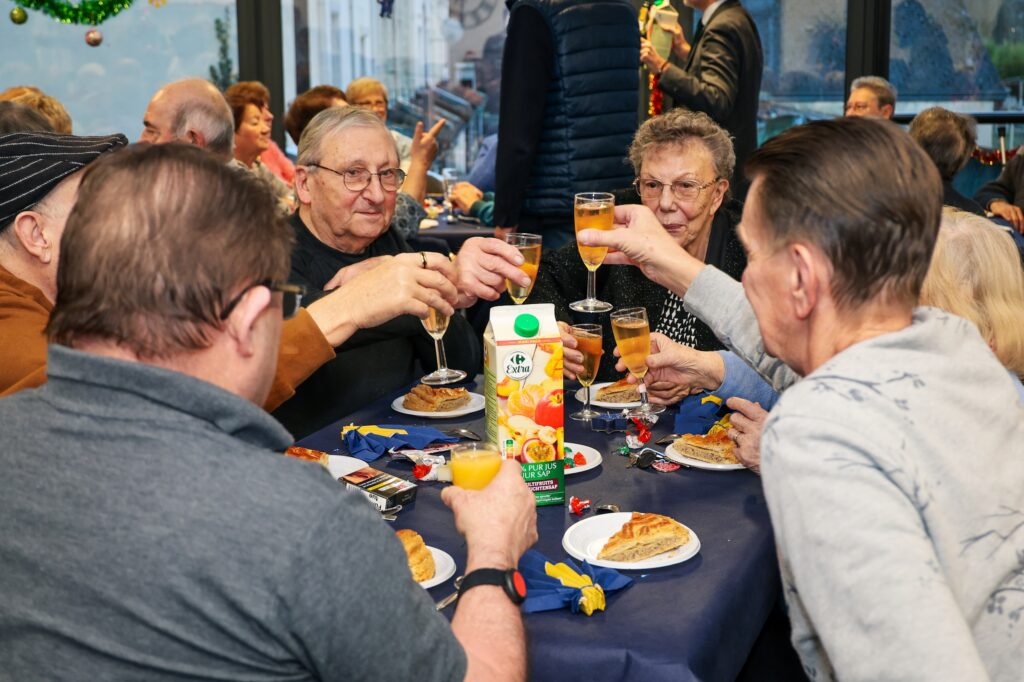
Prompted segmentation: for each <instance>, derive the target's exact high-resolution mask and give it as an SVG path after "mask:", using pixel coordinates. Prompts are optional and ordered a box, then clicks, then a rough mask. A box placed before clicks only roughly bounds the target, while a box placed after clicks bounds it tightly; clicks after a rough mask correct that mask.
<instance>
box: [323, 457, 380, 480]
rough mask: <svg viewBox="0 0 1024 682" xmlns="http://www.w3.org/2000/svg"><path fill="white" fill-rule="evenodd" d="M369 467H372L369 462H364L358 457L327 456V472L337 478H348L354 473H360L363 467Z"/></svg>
mask: <svg viewBox="0 0 1024 682" xmlns="http://www.w3.org/2000/svg"><path fill="white" fill-rule="evenodd" d="M368 466H370V463H369V462H364V461H363V460H361V459H359V458H357V457H349V456H347V455H328V456H327V470H328V471H330V472H331V476H334V477H335V478H341V477H342V476H348V475H349V474H351V473H352V472H353V471H359V470H360V469H362V468H363V467H368Z"/></svg>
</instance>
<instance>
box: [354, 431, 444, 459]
mask: <svg viewBox="0 0 1024 682" xmlns="http://www.w3.org/2000/svg"><path fill="white" fill-rule="evenodd" d="M341 438H342V440H344V441H345V446H346V447H347V448H348V452H349V454H350V455H352V456H353V457H358V458H359V459H361V460H363V461H364V462H372V461H373V460H375V459H377V458H378V457H381V456H383V455H384V453H386V452H387V451H388V450H391V449H392V448H401V447H410V448H415V449H416V450H421V449H423V448H425V447H427V446H428V445H430V444H431V443H458V442H459V439H458V438H456V437H454V436H447V435H445V434H444V433H442V432H441V431H438V430H437V429H432V428H430V427H429V426H401V425H397V424H396V425H388V426H375V425H369V426H354V425H349V426H346V427H345V428H343V429H342V430H341Z"/></svg>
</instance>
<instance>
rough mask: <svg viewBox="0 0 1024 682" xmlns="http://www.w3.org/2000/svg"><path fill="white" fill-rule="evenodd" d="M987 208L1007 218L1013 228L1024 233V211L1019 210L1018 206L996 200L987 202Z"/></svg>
mask: <svg viewBox="0 0 1024 682" xmlns="http://www.w3.org/2000/svg"><path fill="white" fill-rule="evenodd" d="M988 210H990V211H992V213H993V214H995V215H997V216H999V217H1000V218H1003V219H1005V220H1007V221H1008V222H1009V223H1010V224H1011V225H1013V229H1015V230H1017V231H1018V232H1020V233H1021V234H1024V211H1021V208H1020V206H1017V205H1015V204H1011V203H1010V202H1008V201H1002V200H996V201H993V202H992V203H991V204H989V207H988Z"/></svg>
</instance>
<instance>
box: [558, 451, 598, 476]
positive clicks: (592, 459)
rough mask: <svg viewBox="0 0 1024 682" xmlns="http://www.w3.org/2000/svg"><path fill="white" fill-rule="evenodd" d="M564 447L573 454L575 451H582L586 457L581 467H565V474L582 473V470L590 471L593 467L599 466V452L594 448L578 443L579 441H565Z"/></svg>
mask: <svg viewBox="0 0 1024 682" xmlns="http://www.w3.org/2000/svg"><path fill="white" fill-rule="evenodd" d="M565 447H567V448H569V449H570V450H572V452H573V454H576V453H577V452H581V453H583V456H584V457H586V458H587V463H586V464H584V465H583V466H581V467H573V468H571V469H569V468H567V469H566V470H565V475H566V476H572V475H573V474H582V473H583V472H584V471H590V470H591V469H593V468H594V467H599V466H601V453H600V452H598V451H597V450H595V449H594V448H592V447H590V446H587V445H580V444H579V443H566V444H565Z"/></svg>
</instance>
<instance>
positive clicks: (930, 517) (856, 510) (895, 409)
mask: <svg viewBox="0 0 1024 682" xmlns="http://www.w3.org/2000/svg"><path fill="white" fill-rule="evenodd" d="M685 303H686V304H687V307H688V308H689V309H690V310H691V311H692V312H694V314H697V315H700V316H702V317H704V319H705V320H706V321H708V322H709V323H710V325H711V326H712V328H715V329H716V331H718V332H719V333H720V338H722V339H723V341H724V342H725V343H726V344H727V345H728V346H729V347H730V349H731V350H733V351H735V352H736V353H737V354H738V355H740V356H741V357H743V358H745V359H746V360H747V361H748V362H750V363H751V364H753V365H754V366H755V367H756V368H757V369H758V370H759V371H760V372H761V374H762V375H763V376H765V377H766V378H767V379H768V380H769V381H772V382H773V383H774V384H775V386H776V387H777V388H784V387H785V386H787V385H790V384H793V385H792V386H791V387H790V388H789V389H788V390H787V391H786V393H785V394H784V395H783V396H782V397H781V398H780V400H779V402H778V404H777V405H776V406H775V408H774V409H773V410H772V411H771V413H770V415H769V417H768V420H767V422H766V423H765V427H764V431H763V433H762V438H761V462H762V473H763V477H764V487H765V496H766V498H767V501H768V506H769V510H770V512H771V517H772V526H773V528H774V530H775V538H776V544H777V546H778V552H779V562H780V565H781V569H782V577H783V583H784V590H785V594H786V601H787V603H788V605H789V612H790V619H791V621H792V624H793V643H794V646H795V647H796V649H797V652H798V653H799V654H800V657H801V659H802V660H803V662H804V666H805V668H806V670H807V672H808V675H809V676H810V677H811V678H812V679H815V680H822V679H833V678H838V679H843V680H880V679H899V680H911V679H913V680H917V679H920V680H984V679H994V680H1020V679H1022V677H1024V622H1022V616H1024V408H1022V407H1021V404H1020V403H1019V401H1018V400H1017V393H1016V388H1015V385H1014V383H1013V380H1012V379H1011V378H1010V376H1009V375H1008V374H1007V372H1006V370H1005V369H1004V368H1003V366H1002V365H1001V364H1000V363H999V361H998V360H997V359H996V357H995V356H994V355H993V354H992V352H991V350H990V349H989V348H988V346H987V345H986V344H985V342H984V340H983V339H982V338H981V336H980V335H979V334H978V332H977V330H976V329H975V327H974V326H973V325H971V324H970V323H969V322H967V321H965V320H963V319H961V318H958V317H955V316H953V315H950V314H948V313H945V312H942V311H939V310H936V309H934V308H919V309H917V310H916V311H915V314H914V318H913V323H912V324H911V325H910V326H909V327H907V328H906V329H903V330H900V331H898V332H895V333H891V334H886V335H883V336H879V337H876V338H873V339H870V340H868V341H864V342H862V343H858V344H855V345H854V346H851V347H850V348H848V349H846V350H844V351H843V352H841V353H839V354H838V355H836V356H834V357H833V358H832V359H831V360H829V361H828V362H826V363H825V364H824V365H822V366H821V367H819V368H817V369H816V370H815V371H814V372H812V373H811V374H810V375H808V376H807V377H806V378H805V379H803V380H801V381H799V382H798V383H795V384H794V383H793V382H794V381H796V380H797V379H798V377H797V376H796V375H795V374H793V373H792V371H791V370H789V369H788V368H786V367H785V366H784V365H782V363H781V362H779V361H778V360H776V359H774V358H771V357H770V356H768V355H766V354H765V352H764V347H763V344H762V342H761V338H760V334H759V333H758V328H757V322H756V320H755V319H754V316H753V311H752V310H751V308H750V306H749V304H748V303H747V302H746V300H745V297H744V296H743V288H742V285H740V284H739V283H738V282H736V281H735V280H732V279H731V278H728V277H726V276H724V275H723V274H722V273H720V272H718V271H715V270H714V269H713V268H705V270H704V272H702V273H701V275H700V276H699V277H698V278H697V279H696V280H695V281H694V284H693V286H691V288H690V290H689V291H688V292H687V296H686V299H685ZM705 315H707V317H705ZM709 317H710V318H711V319H708V318H709ZM716 322H717V323H718V325H719V326H716Z"/></svg>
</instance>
